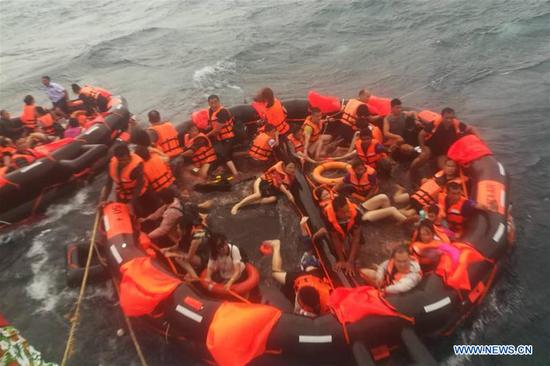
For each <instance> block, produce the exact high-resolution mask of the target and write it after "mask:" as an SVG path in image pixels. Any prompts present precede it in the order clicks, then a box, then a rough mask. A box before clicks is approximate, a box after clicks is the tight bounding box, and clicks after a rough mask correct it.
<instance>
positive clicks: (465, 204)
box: [439, 182, 489, 239]
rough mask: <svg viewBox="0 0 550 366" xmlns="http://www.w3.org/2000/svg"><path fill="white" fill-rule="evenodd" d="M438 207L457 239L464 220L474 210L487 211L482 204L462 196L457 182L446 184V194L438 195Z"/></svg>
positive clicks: (462, 228) (460, 234)
mask: <svg viewBox="0 0 550 366" xmlns="http://www.w3.org/2000/svg"><path fill="white" fill-rule="evenodd" d="M439 208H440V210H441V211H442V212H443V215H444V217H445V220H446V221H447V224H448V225H449V229H451V230H452V231H453V232H454V233H455V234H456V237H457V238H459V239H460V237H461V236H462V233H463V230H464V224H465V222H466V221H467V220H468V218H469V217H471V216H472V215H473V214H474V213H475V211H476V210H482V211H489V208H488V207H487V206H485V205H484V204H482V203H479V202H476V201H474V200H471V199H467V198H466V197H464V194H463V193H462V187H461V186H460V184H458V183H457V182H450V183H449V184H447V194H445V195H442V196H441V197H440V201H439Z"/></svg>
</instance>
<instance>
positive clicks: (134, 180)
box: [101, 143, 147, 216]
mask: <svg viewBox="0 0 550 366" xmlns="http://www.w3.org/2000/svg"><path fill="white" fill-rule="evenodd" d="M113 182H114V184H115V187H116V200H117V202H122V203H127V204H131V205H132V207H133V208H134V212H136V214H137V216H144V215H140V213H143V211H144V209H142V208H141V207H140V198H141V197H142V196H143V195H144V194H145V191H146V190H147V181H146V180H145V177H144V173H143V160H142V159H141V158H140V157H139V156H138V155H136V154H134V153H130V150H129V149H128V145H126V144H124V143H119V144H118V145H116V146H115V147H114V148H113V157H112V158H111V161H110V162H109V174H108V176H107V183H106V184H105V187H104V188H103V191H102V193H101V201H102V202H103V201H105V200H106V199H107V198H108V197H109V194H110V193H111V190H112V187H113Z"/></svg>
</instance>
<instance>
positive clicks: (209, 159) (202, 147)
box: [181, 125, 216, 180]
mask: <svg viewBox="0 0 550 366" xmlns="http://www.w3.org/2000/svg"><path fill="white" fill-rule="evenodd" d="M181 155H182V156H184V157H189V158H191V161H192V162H193V165H195V167H196V168H198V169H199V173H198V175H199V177H200V178H201V179H203V180H206V179H207V178H208V171H209V170H210V166H211V165H212V164H213V163H214V162H215V161H216V152H215V151H214V147H213V146H212V142H211V141H210V139H209V138H208V137H207V136H206V135H205V134H204V133H201V132H199V129H198V128H197V126H195V125H192V126H191V127H190V128H189V131H188V133H187V134H186V135H185V136H184V152H183V153H182V154H181Z"/></svg>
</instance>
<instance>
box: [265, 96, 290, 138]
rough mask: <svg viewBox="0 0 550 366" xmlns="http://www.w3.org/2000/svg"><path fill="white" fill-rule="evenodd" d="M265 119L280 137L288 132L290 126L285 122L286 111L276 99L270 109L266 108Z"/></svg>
mask: <svg viewBox="0 0 550 366" xmlns="http://www.w3.org/2000/svg"><path fill="white" fill-rule="evenodd" d="M265 119H266V120H267V123H269V124H270V125H273V126H275V128H276V129H277V131H279V134H280V135H284V134H286V133H287V132H288V131H289V130H290V126H289V125H288V123H287V122H286V110H285V108H284V107H283V105H282V104H281V101H280V100H279V99H277V98H275V100H274V101H273V105H272V106H271V107H267V108H266V110H265Z"/></svg>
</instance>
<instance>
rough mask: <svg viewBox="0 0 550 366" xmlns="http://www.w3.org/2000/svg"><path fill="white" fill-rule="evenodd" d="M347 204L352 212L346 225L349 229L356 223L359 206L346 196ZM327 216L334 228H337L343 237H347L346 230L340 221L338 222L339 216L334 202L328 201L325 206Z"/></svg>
mask: <svg viewBox="0 0 550 366" xmlns="http://www.w3.org/2000/svg"><path fill="white" fill-rule="evenodd" d="M346 201H347V204H348V210H349V212H350V217H349V220H348V224H347V227H346V230H347V231H349V230H350V229H351V228H352V227H353V225H355V219H356V217H357V208H355V206H354V205H353V203H351V202H350V201H349V200H348V199H347V198H346ZM324 211H325V216H326V217H327V220H328V221H329V222H330V224H331V225H332V227H333V228H334V230H336V231H337V232H338V233H340V235H342V237H344V238H345V237H346V232H345V231H344V229H343V228H342V227H341V226H340V223H339V222H338V218H337V217H336V212H335V210H334V206H333V205H332V202H330V203H328V204H327V205H326V206H325V208H324Z"/></svg>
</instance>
